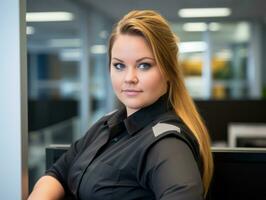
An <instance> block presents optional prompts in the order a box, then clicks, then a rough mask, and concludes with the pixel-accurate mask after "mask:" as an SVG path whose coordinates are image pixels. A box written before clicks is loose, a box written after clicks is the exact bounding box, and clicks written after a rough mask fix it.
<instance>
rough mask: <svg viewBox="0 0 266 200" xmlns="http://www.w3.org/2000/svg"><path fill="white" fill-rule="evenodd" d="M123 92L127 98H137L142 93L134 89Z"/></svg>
mask: <svg viewBox="0 0 266 200" xmlns="http://www.w3.org/2000/svg"><path fill="white" fill-rule="evenodd" d="M122 92H123V93H124V94H126V95H127V96H137V95H138V94H140V93H141V92H142V91H141V90H134V89H125V90H122Z"/></svg>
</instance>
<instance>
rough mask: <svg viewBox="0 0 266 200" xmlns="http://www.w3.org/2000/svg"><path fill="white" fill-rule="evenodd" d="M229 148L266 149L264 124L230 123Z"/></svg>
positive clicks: (265, 127)
mask: <svg viewBox="0 0 266 200" xmlns="http://www.w3.org/2000/svg"><path fill="white" fill-rule="evenodd" d="M228 145H229V147H259V148H260V147H266V124H265V123H230V124H229V125H228Z"/></svg>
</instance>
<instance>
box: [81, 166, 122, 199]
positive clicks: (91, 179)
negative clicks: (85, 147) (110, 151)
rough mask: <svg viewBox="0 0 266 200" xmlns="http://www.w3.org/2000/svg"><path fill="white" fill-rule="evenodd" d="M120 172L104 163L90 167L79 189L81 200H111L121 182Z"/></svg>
mask: <svg viewBox="0 0 266 200" xmlns="http://www.w3.org/2000/svg"><path fill="white" fill-rule="evenodd" d="M119 175H120V170H119V169H116V168H114V167H112V166H111V165H109V164H107V163H104V162H100V161H98V162H96V163H94V164H92V165H91V166H89V167H88V168H87V170H86V172H85V173H84V175H83V178H82V180H81V183H80V188H79V198H80V199H81V200H85V199H86V200H87V199H93V200H103V199H104V200H111V199H113V198H112V197H113V193H114V188H115V186H116V184H117V182H118V180H119Z"/></svg>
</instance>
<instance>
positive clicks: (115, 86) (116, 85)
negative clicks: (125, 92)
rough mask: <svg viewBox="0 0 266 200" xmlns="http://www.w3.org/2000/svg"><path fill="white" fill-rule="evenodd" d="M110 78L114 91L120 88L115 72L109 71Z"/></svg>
mask: <svg viewBox="0 0 266 200" xmlns="http://www.w3.org/2000/svg"><path fill="white" fill-rule="evenodd" d="M110 79H111V83H112V86H113V89H114V91H115V92H118V91H119V90H120V79H119V76H118V75H117V74H116V73H113V72H112V71H111V72H110Z"/></svg>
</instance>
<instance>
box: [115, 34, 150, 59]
mask: <svg viewBox="0 0 266 200" xmlns="http://www.w3.org/2000/svg"><path fill="white" fill-rule="evenodd" d="M111 52H112V57H117V56H119V57H125V58H127V57H136V58H139V57H144V56H147V57H152V58H153V57H154V56H153V52H152V50H151V48H150V46H149V45H148V43H147V41H146V40H145V39H144V37H142V36H137V35H127V34H123V35H118V36H117V38H116V39H115V41H114V44H113V47H112V51H111Z"/></svg>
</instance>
